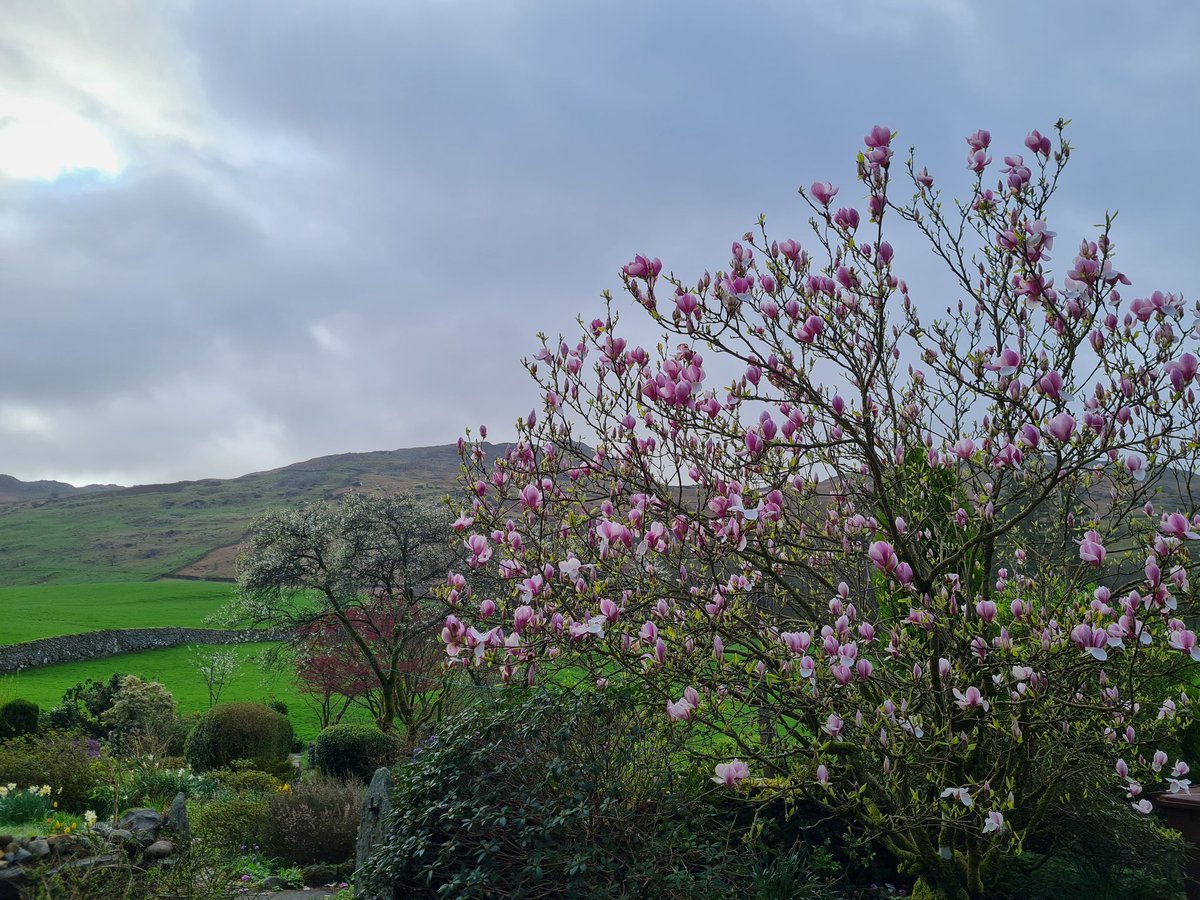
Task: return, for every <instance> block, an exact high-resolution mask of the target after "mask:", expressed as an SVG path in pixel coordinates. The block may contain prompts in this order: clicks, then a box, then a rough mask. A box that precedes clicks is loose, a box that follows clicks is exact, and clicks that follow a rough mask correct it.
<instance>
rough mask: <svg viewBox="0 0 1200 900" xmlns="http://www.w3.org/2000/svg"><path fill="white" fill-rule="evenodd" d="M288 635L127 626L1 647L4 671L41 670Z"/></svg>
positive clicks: (260, 630)
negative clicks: (124, 655) (169, 649)
mask: <svg viewBox="0 0 1200 900" xmlns="http://www.w3.org/2000/svg"><path fill="white" fill-rule="evenodd" d="M283 637H284V634H283V632H282V631H280V630H278V629H271V628H252V629H247V630H244V631H232V630H222V629H217V628H125V629H119V630H118V629H113V630H107V631H93V632H90V633H88V634H64V635H61V636H59V637H48V638H39V639H38V640H36V641H25V642H24V643H20V644H9V645H7V646H3V647H0V673H4V672H16V671H19V670H21V669H37V668H40V667H42V666H53V665H57V664H58V663H67V662H80V661H82V660H86V659H99V658H101V657H104V656H116V655H117V654H118V653H141V652H142V651H143V650H162V649H163V648H166V647H178V646H179V645H180V644H248V643H253V642H255V641H278V640H282V639H283Z"/></svg>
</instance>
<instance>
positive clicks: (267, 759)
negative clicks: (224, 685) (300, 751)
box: [184, 702, 294, 772]
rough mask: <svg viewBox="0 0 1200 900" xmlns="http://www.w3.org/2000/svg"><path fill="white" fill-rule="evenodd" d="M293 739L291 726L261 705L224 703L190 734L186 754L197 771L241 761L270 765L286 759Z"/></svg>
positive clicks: (284, 719) (210, 711) (186, 744)
mask: <svg viewBox="0 0 1200 900" xmlns="http://www.w3.org/2000/svg"><path fill="white" fill-rule="evenodd" d="M293 736H294V735H293V731H292V723H291V722H289V721H288V720H287V719H286V718H285V717H284V716H281V715H280V714H279V713H277V712H275V710H273V709H271V708H269V707H267V706H264V705H263V704H261V703H249V702H242V703H221V704H219V705H217V706H214V707H213V708H212V709H211V710H209V711H208V713H207V714H206V715H205V716H204V718H202V719H201V720H200V722H199V724H197V725H196V727H195V728H194V729H193V730H192V733H191V734H189V735H188V738H187V741H186V742H185V744H184V754H185V755H186V756H187V760H188V763H189V765H191V767H192V768H193V769H195V770H196V771H198V772H207V771H209V770H210V769H218V768H222V767H225V766H228V765H229V764H230V763H232V762H233V761H234V760H241V759H246V760H253V761H255V762H260V761H261V762H262V763H263V764H264V765H271V764H275V763H278V762H279V761H281V760H286V759H287V755H288V751H289V750H290V748H291V746H292V740H293Z"/></svg>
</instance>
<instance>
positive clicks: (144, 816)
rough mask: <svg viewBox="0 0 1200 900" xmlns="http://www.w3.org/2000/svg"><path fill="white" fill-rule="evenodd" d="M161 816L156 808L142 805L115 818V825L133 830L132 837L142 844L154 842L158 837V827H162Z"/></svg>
mask: <svg viewBox="0 0 1200 900" xmlns="http://www.w3.org/2000/svg"><path fill="white" fill-rule="evenodd" d="M162 823H163V817H162V816H161V815H159V813H158V810H154V809H149V808H147V807H142V808H140V809H131V810H129V812H127V813H125V815H123V816H121V818H120V819H118V820H117V827H118V828H123V829H125V830H127V831H131V832H133V835H134V837H136V838H137V839H138V841H140V842H141V843H142V844H143V845H148V844H152V843H154V841H155V839H157V838H158V829H159V828H161V827H162Z"/></svg>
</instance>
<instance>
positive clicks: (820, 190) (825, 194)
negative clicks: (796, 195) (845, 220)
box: [810, 181, 838, 206]
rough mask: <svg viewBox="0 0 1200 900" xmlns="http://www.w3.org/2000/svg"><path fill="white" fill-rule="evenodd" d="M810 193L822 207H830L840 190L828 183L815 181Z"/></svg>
mask: <svg viewBox="0 0 1200 900" xmlns="http://www.w3.org/2000/svg"><path fill="white" fill-rule="evenodd" d="M810 191H811V193H812V195H813V199H814V200H816V201H817V202H818V203H820V204H821V205H822V206H828V205H829V204H830V202H831V201H832V200H833V198H834V197H836V196H837V192H838V189H837V188H835V187H834V186H833V185H832V184H830V183H829V182H828V181H814V182H813V183H812V188H811V189H810Z"/></svg>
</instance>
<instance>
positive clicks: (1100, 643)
mask: <svg viewBox="0 0 1200 900" xmlns="http://www.w3.org/2000/svg"><path fill="white" fill-rule="evenodd" d="M1108 641H1109V637H1108V632H1107V631H1106V630H1105V629H1103V628H1092V626H1091V625H1088V624H1087V623H1086V622H1084V623H1081V624H1079V625H1076V626H1075V627H1074V628H1072V629H1071V642H1072V643H1073V644H1074V645H1075V646H1076V647H1078V648H1079V649H1080V650H1082V651H1084V652H1085V653H1090V654H1091V655H1092V656H1094V657H1095V658H1096V659H1098V660H1100V662H1104V661H1105V660H1106V659H1108V650H1106V649H1105V648H1106V647H1107V646H1108Z"/></svg>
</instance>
